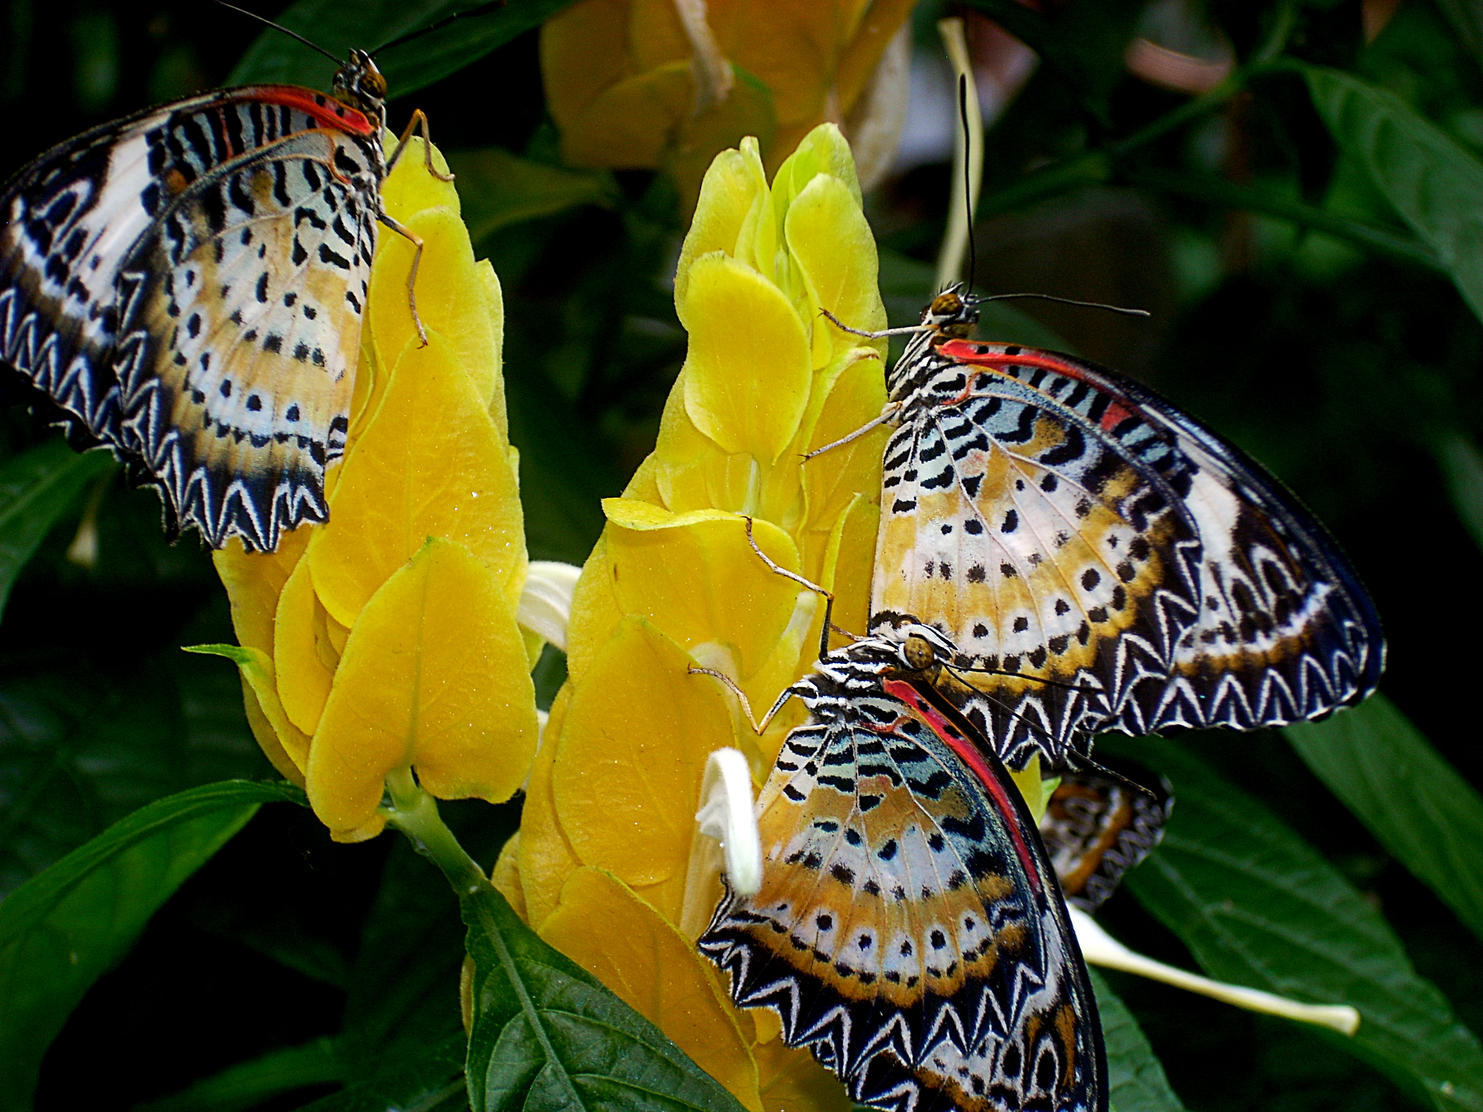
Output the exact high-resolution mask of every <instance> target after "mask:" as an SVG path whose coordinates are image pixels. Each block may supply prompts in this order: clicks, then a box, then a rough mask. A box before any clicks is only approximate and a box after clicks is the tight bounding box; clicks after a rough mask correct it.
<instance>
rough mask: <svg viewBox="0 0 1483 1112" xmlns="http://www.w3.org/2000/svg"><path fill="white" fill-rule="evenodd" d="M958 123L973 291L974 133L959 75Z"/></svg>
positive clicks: (975, 258) (969, 278)
mask: <svg viewBox="0 0 1483 1112" xmlns="http://www.w3.org/2000/svg"><path fill="white" fill-rule="evenodd" d="M958 122H959V123H960V124H962V126H963V207H964V210H965V211H964V213H963V215H964V217H965V218H966V220H967V224H968V272H967V273H966V274H965V275H964V276H963V281H964V284H965V285H967V287H968V288H969V289H970V290H971V289H972V288H973V276H974V275H975V274H977V273H978V246H977V244H976V243H975V242H974V235H973V170H972V166H973V133H972V131H971V130H970V129H969V124H968V76H967V75H966V74H961V73H960V74H959V75H958Z"/></svg>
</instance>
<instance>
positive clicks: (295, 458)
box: [0, 86, 384, 549]
mask: <svg viewBox="0 0 1483 1112" xmlns="http://www.w3.org/2000/svg"><path fill="white" fill-rule="evenodd" d="M378 141H379V133H378V129H377V128H376V127H375V126H373V125H372V123H371V122H370V121H369V119H368V118H367V117H366V116H364V115H363V114H361V113H359V112H357V111H355V110H354V109H351V108H348V107H346V106H344V105H341V104H339V103H338V102H335V101H333V100H331V99H330V98H328V97H325V96H323V95H321V94H318V93H314V92H312V91H310V90H305V89H298V88H293V87H284V86H258V87H251V88H244V89H234V90H224V91H221V92H218V93H212V94H207V95H204V96H201V97H196V98H192V99H190V100H186V101H180V102H177V103H176V104H173V105H169V106H166V107H165V108H163V109H159V110H156V111H153V112H149V113H143V114H140V115H138V116H135V117H131V118H129V119H127V120H122V121H119V122H117V123H114V124H110V125H106V126H105V127H102V128H98V129H95V130H94V131H92V132H89V133H87V134H86V135H83V136H80V137H78V138H77V139H74V140H72V141H70V142H68V143H64V144H62V145H61V146H59V147H57V148H55V149H53V150H52V151H50V152H48V154H46V155H44V156H42V158H40V159H38V160H37V161H36V162H34V163H32V164H31V165H30V166H29V167H27V168H26V169H25V170H24V171H22V173H21V174H20V175H19V176H18V177H17V178H16V179H15V180H13V181H12V182H11V183H10V184H9V185H8V186H7V187H6V191H5V193H4V195H3V198H0V206H3V209H4V212H5V214H6V223H5V227H4V230H3V232H0V358H3V359H4V360H5V361H6V362H8V363H10V364H11V365H13V366H14V367H16V368H17V369H18V370H19V371H21V372H22V373H23V374H24V375H26V376H29V378H30V380H31V381H32V383H33V384H34V385H35V386H36V387H37V388H38V389H39V390H41V391H43V392H44V393H45V394H46V395H48V396H49V397H50V398H51V399H52V400H53V401H54V402H56V404H57V405H58V406H59V407H60V408H61V409H62V410H63V412H64V414H65V415H66V417H67V419H68V420H69V421H70V423H71V425H72V431H73V432H74V433H75V434H78V435H80V436H81V437H82V438H84V439H87V440H90V441H92V442H96V443H101V444H105V445H107V446H108V447H110V448H112V449H113V450H114V452H115V454H117V455H118V456H119V457H120V458H121V459H123V460H124V461H125V462H126V463H128V464H129V465H130V466H131V470H133V471H135V472H137V473H139V474H142V475H144V476H145V477H147V478H149V479H151V480H153V481H154V482H156V483H157V484H159V486H160V489H161V490H162V492H163V495H164V499H165V503H166V510H167V515H168V516H169V517H170V519H171V521H172V523H174V522H176V521H179V522H180V523H183V524H186V525H193V526H195V527H197V528H198V529H199V530H200V531H201V533H202V535H203V536H204V537H205V538H206V540H207V542H208V543H209V544H211V545H213V546H220V545H221V544H223V543H225V541H226V539H227V538H228V537H230V536H232V535H239V536H241V537H242V539H243V541H244V542H245V543H246V544H247V545H248V546H249V547H251V548H258V549H272V548H273V547H275V546H276V544H277V539H278V535H279V533H280V531H281V530H283V529H287V528H293V527H294V526H295V525H297V524H299V523H300V522H302V521H306V520H308V521H319V520H324V518H325V516H326V513H327V510H326V507H325V504H324V469H325V466H326V465H327V464H328V463H330V462H332V461H333V460H334V459H336V458H337V457H338V456H339V455H340V454H341V453H342V452H343V449H344V437H345V431H346V426H347V423H348V409H349V401H350V391H351V386H352V383H353V373H354V365H355V361H356V359H357V358H358V355H359V337H360V311H361V306H362V305H364V302H365V286H366V281H367V278H368V276H369V267H370V258H371V252H372V248H373V245H374V241H375V222H376V217H377V214H378V213H379V195H378V193H377V187H378V185H379V181H380V178H381V176H382V175H383V173H384V170H383V165H384V164H383V162H382V158H381V152H380V147H379V145H378Z"/></svg>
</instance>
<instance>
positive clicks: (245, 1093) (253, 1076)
mask: <svg viewBox="0 0 1483 1112" xmlns="http://www.w3.org/2000/svg"><path fill="white" fill-rule="evenodd" d="M343 1073H344V1064H343V1063H342V1062H341V1061H340V1057H339V1054H338V1053H337V1051H336V1046H335V1042H334V1040H333V1039H314V1040H313V1041H311V1042H308V1043H304V1044H302V1045H300V1046H288V1047H282V1048H280V1049H277V1050H271V1051H269V1052H268V1053H266V1054H264V1055H263V1056H262V1057H260V1058H256V1059H254V1060H252V1061H250V1062H240V1063H238V1064H237V1065H234V1066H229V1067H228V1068H227V1069H224V1070H222V1071H221V1072H220V1073H218V1074H215V1075H214V1076H212V1077H208V1078H206V1079H205V1080H203V1081H199V1082H197V1083H196V1084H194V1085H192V1086H191V1087H190V1088H188V1089H186V1090H184V1091H182V1092H179V1093H175V1094H174V1095H172V1096H168V1097H165V1098H164V1099H162V1100H154V1101H150V1102H149V1103H148V1104H146V1105H144V1106H142V1107H141V1108H140V1109H139V1110H138V1112H196V1110H198V1109H202V1108H209V1109H211V1112H237V1110H238V1109H245V1108H256V1107H258V1106H260V1105H261V1104H263V1103H264V1102H266V1101H268V1100H269V1099H271V1098H273V1097H279V1096H282V1095H283V1094H285V1093H292V1092H293V1091H294V1090H296V1089H303V1088H305V1087H307V1086H310V1085H324V1084H325V1083H326V1082H335V1081H339V1080H340V1078H341V1077H342V1075H343ZM381 1107H382V1108H391V1107H395V1106H394V1105H391V1104H383V1105H381Z"/></svg>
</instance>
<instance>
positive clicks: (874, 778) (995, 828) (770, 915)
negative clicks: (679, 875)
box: [700, 677, 1107, 1112]
mask: <svg viewBox="0 0 1483 1112" xmlns="http://www.w3.org/2000/svg"><path fill="white" fill-rule="evenodd" d="M815 680H816V681H817V680H818V677H815ZM932 698H933V696H932V695H931V693H930V690H928V689H925V688H922V689H919V688H918V687H917V686H914V685H913V684H911V683H908V682H907V681H903V680H887V681H885V682H884V685H877V687H876V689H875V691H874V693H872V694H866V695H858V694H856V695H853V696H851V697H850V698H848V699H838V700H836V699H833V698H829V697H824V698H814V699H811V700H809V701H810V709H811V710H812V712H813V717H812V719H811V720H810V721H809V722H808V723H806V724H805V725H804V726H801V727H799V728H798V729H796V730H794V731H793V732H792V733H791V734H790V735H789V737H788V740H787V741H786V743H785V744H784V747H783V750H782V752H781V754H780V755H779V758H778V762H777V764H776V766H775V767H774V769H773V772H772V775H771V776H770V777H769V779H768V782H767V785H766V786H765V787H764V789H763V792H762V796H761V798H760V799H759V801H758V807H759V820H758V821H759V827H760V832H761V835H762V845H763V853H764V864H763V874H762V876H763V879H762V887H761V890H760V891H759V892H758V893H757V894H756V895H754V896H752V897H750V898H742V897H740V896H738V895H736V894H735V893H732V892H728V894H727V895H726V897H725V898H724V899H723V901H722V903H721V905H720V906H719V907H718V908H717V911H716V914H715V916H714V918H713V919H712V922H711V924H710V926H709V927H708V929H707V930H706V932H705V933H704V934H703V935H702V936H701V939H700V948H701V950H702V951H703V952H704V953H706V954H707V955H708V956H709V957H710V958H711V959H712V960H713V961H715V962H716V963H717V964H718V965H719V966H721V967H722V968H723V969H726V970H728V971H729V972H730V974H731V988H732V995H733V997H734V998H735V999H736V1001H737V1003H738V1004H741V1005H742V1006H745V1007H756V1006H767V1007H771V1008H773V1009H775V1010H776V1011H777V1012H778V1014H779V1015H780V1017H781V1018H782V1025H783V1035H784V1039H785V1040H786V1041H787V1042H788V1044H789V1045H805V1046H808V1047H809V1048H810V1049H811V1050H812V1051H813V1053H814V1054H815V1056H816V1057H817V1058H818V1059H819V1060H820V1061H821V1062H823V1063H824V1064H825V1065H826V1066H828V1067H829V1068H830V1069H832V1070H834V1071H835V1072H836V1073H838V1074H839V1075H840V1076H841V1078H843V1079H844V1081H845V1082H846V1085H847V1086H848V1088H849V1091H850V1094H851V1096H852V1097H853V1098H854V1099H856V1100H858V1101H861V1102H863V1103H866V1104H869V1105H872V1106H874V1107H878V1108H885V1109H902V1110H904V1109H916V1110H918V1112H923V1110H926V1109H933V1108H983V1109H1000V1110H1005V1112H1007V1110H1009V1109H1019V1108H1022V1107H1030V1106H1033V1107H1044V1108H1047V1109H1053V1110H1071V1109H1087V1110H1092V1109H1104V1108H1105V1107H1106V1095H1105V1094H1106V1088H1107V1086H1106V1065H1105V1060H1104V1056H1103V1052H1102V1047H1101V1036H1100V1029H1099V1027H1098V1023H1097V1016H1096V1007H1095V1003H1094V1002H1093V998H1092V995H1091V990H1090V987H1089V985H1088V983H1087V980H1086V972H1085V969H1084V966H1083V965H1082V961H1081V955H1080V951H1079V950H1078V949H1077V946H1076V940H1075V937H1074V935H1073V934H1072V932H1071V928H1070V925H1069V922H1068V920H1067V918H1066V911H1065V906H1064V903H1063V902H1062V900H1061V898H1060V896H1059V893H1058V892H1057V891H1056V889H1055V880H1054V876H1053V874H1052V873H1051V871H1050V867H1049V864H1048V862H1047V861H1046V858H1045V853H1044V850H1043V848H1042V847H1041V845H1040V842H1039V839H1038V836H1037V834H1036V832H1035V827H1034V824H1033V822H1032V821H1031V820H1030V818H1029V816H1028V814H1027V813H1026V811H1025V808H1024V803H1023V801H1022V800H1021V799H1020V798H1019V795H1018V790H1017V789H1016V788H1015V787H1014V785H1013V781H1011V780H1010V779H1009V777H1008V774H1007V773H1006V772H1005V770H1004V768H1003V766H1002V765H1001V764H1000V763H999V762H998V761H997V759H995V758H994V757H992V755H990V756H988V757H984V756H983V755H982V753H981V751H980V747H979V744H978V743H977V742H975V741H973V740H970V733H969V732H968V731H970V730H971V727H969V726H968V725H967V723H966V722H965V721H964V720H962V719H961V718H958V717H957V716H956V715H955V713H954V712H952V711H951V709H950V708H947V709H938V708H936V707H934V706H933V705H932V704H931V699H932ZM970 762H971V763H970ZM945 1061H950V1062H951V1065H950V1066H949V1067H946V1068H944V1067H942V1066H940V1065H939V1064H938V1063H941V1062H945ZM1036 1102H1038V1103H1036Z"/></svg>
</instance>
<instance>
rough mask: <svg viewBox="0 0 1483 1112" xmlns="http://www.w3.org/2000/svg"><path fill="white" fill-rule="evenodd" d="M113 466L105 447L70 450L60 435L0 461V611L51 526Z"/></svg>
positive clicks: (67, 512)
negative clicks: (96, 449) (84, 490)
mask: <svg viewBox="0 0 1483 1112" xmlns="http://www.w3.org/2000/svg"><path fill="white" fill-rule="evenodd" d="M112 466H113V457H111V456H110V455H109V454H108V453H107V452H83V453H81V454H79V453H77V452H74V451H73V450H72V449H71V448H69V447H68V446H67V442H66V441H65V440H62V439H60V438H58V439H53V440H48V441H47V442H46V443H44V444H39V445H37V446H36V447H35V448H32V449H31V450H30V451H29V452H23V453H22V454H21V455H18V456H15V457H14V458H12V459H8V460H6V461H5V462H4V463H3V464H0V611H3V610H4V609H5V603H6V601H7V600H8V599H9V598H10V589H11V587H13V586H14V585H15V580H16V577H17V576H18V575H20V573H21V568H23V567H25V565H26V561H28V560H29V559H30V558H31V557H32V555H34V554H35V552H36V549H37V547H38V546H40V544H41V542H42V540H43V539H44V538H45V537H46V534H47V533H48V532H50V531H51V527H52V526H53V525H55V524H56V523H57V522H58V521H60V520H61V519H62V518H63V517H65V516H66V515H67V514H69V513H71V512H72V509H73V505H74V503H75V502H76V501H77V499H78V498H79V497H80V496H81V494H82V491H83V488H84V487H86V486H87V484H88V483H89V482H91V481H92V480H93V479H95V478H96V477H98V476H99V475H102V474H104V473H105V472H107V471H108V470H109V469H110V468H111V467H112Z"/></svg>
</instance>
